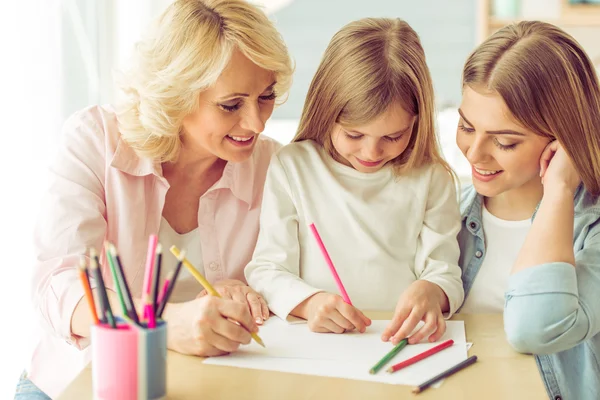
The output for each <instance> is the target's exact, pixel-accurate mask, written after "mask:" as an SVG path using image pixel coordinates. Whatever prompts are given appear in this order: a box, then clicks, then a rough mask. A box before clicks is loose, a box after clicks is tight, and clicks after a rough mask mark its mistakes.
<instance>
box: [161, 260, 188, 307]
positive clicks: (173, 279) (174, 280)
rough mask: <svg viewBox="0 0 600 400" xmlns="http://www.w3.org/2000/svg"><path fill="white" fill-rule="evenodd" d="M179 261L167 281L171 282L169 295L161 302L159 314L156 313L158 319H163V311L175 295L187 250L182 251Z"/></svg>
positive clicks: (168, 290)
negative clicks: (172, 295) (173, 294)
mask: <svg viewBox="0 0 600 400" xmlns="http://www.w3.org/2000/svg"><path fill="white" fill-rule="evenodd" d="M177 259H178V261H177V265H176V266H175V269H174V270H173V271H172V273H171V274H169V277H168V278H167V280H168V282H169V286H168V289H167V293H166V294H165V295H164V296H163V297H162V299H161V300H160V305H159V308H158V312H157V313H156V316H157V317H158V318H160V317H162V313H163V311H165V307H166V306H167V303H168V302H169V298H170V297H171V294H172V293H173V290H174V289H175V284H176V283H177V277H178V276H179V271H181V265H182V264H183V260H184V259H185V250H181V252H180V253H179V256H178V257H177ZM165 283H166V282H165Z"/></svg>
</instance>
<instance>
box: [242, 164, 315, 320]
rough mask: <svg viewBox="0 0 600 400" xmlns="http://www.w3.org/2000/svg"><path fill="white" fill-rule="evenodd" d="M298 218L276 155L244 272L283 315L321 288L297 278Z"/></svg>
mask: <svg viewBox="0 0 600 400" xmlns="http://www.w3.org/2000/svg"><path fill="white" fill-rule="evenodd" d="M298 220H299V219H298V212H297V210H296V206H295V205H294V201H293V196H292V191H291V188H290V183H289V180H288V178H287V175H286V172H285V169H284V166H283V165H282V163H281V161H280V160H279V158H278V156H277V155H275V156H273V159H272V161H271V164H270V166H269V170H268V172H267V179H266V182H265V190H264V194H263V202H262V209H261V215H260V232H259V234H258V241H257V244H256V248H255V250H254V255H253V257H252V261H250V263H249V264H248V265H247V266H246V268H245V271H244V273H245V276H246V280H247V281H248V284H249V285H250V286H251V287H252V288H254V289H255V290H256V291H257V292H258V293H260V294H261V295H262V296H263V297H264V298H265V300H266V301H267V303H268V305H269V308H270V309H271V310H272V311H273V313H275V315H277V316H278V317H280V318H282V319H287V318H288V316H289V314H290V312H291V311H292V310H293V309H294V308H295V307H296V306H297V305H298V304H300V303H302V302H303V301H304V300H305V299H307V298H308V297H310V296H312V295H314V294H315V293H318V292H320V291H321V290H319V289H317V288H314V287H312V286H310V285H309V284H307V283H306V282H305V281H304V280H302V279H301V278H300V244H299V239H298Z"/></svg>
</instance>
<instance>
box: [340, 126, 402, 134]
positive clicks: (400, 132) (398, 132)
mask: <svg viewBox="0 0 600 400" xmlns="http://www.w3.org/2000/svg"><path fill="white" fill-rule="evenodd" d="M410 128H411V127H410V126H407V127H406V128H404V129H400V130H399V131H396V132H394V133H390V134H389V135H384V136H394V135H400V134H402V133H406V132H407V131H408V130H409V129H410ZM348 132H350V133H354V134H356V135H364V136H368V135H367V134H365V133H362V132H359V131H355V130H353V129H349V130H348Z"/></svg>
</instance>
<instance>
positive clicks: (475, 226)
mask: <svg viewBox="0 0 600 400" xmlns="http://www.w3.org/2000/svg"><path fill="white" fill-rule="evenodd" d="M469 226H470V227H471V229H475V228H477V224H476V223H475V222H471V223H470V224H469Z"/></svg>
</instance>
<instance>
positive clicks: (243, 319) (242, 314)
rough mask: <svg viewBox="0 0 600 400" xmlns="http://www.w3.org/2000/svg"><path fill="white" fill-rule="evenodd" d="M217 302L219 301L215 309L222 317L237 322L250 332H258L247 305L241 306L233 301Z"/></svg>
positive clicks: (221, 300)
mask: <svg viewBox="0 0 600 400" xmlns="http://www.w3.org/2000/svg"><path fill="white" fill-rule="evenodd" d="M217 300H220V301H218V303H217V304H218V305H217V308H218V310H219V312H220V313H221V315H222V316H223V317H225V318H231V319H232V320H234V321H237V322H239V323H240V324H242V326H243V327H244V328H246V329H247V330H249V331H250V332H258V327H257V326H256V323H255V322H254V320H253V319H252V315H251V314H250V311H249V310H248V305H247V303H244V304H242V303H239V302H237V301H233V300H223V299H217Z"/></svg>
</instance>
